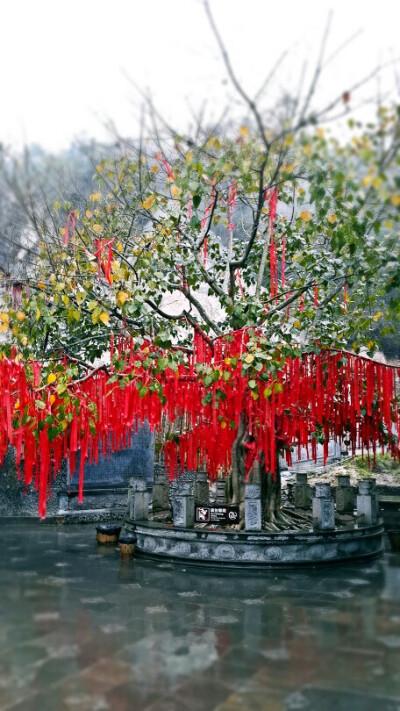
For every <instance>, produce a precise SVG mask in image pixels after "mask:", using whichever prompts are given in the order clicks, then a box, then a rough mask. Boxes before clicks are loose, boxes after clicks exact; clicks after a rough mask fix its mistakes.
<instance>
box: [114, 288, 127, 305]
mask: <svg viewBox="0 0 400 711" xmlns="http://www.w3.org/2000/svg"><path fill="white" fill-rule="evenodd" d="M128 299H129V294H128V293H127V292H126V291H119V292H118V294H117V304H118V306H123V305H124V303H125V301H127V300H128Z"/></svg>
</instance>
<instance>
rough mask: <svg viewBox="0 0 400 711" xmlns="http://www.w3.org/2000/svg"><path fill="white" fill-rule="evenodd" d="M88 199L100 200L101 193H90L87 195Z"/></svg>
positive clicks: (92, 200)
mask: <svg viewBox="0 0 400 711" xmlns="http://www.w3.org/2000/svg"><path fill="white" fill-rule="evenodd" d="M89 200H90V201H91V202H99V200H101V193H92V194H91V195H89Z"/></svg>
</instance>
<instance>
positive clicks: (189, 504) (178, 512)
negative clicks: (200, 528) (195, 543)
mask: <svg viewBox="0 0 400 711" xmlns="http://www.w3.org/2000/svg"><path fill="white" fill-rule="evenodd" d="M171 503H172V517H173V522H174V526H178V527H179V528H193V526H194V493H193V487H192V486H191V485H190V484H181V485H180V487H179V489H175V491H173V493H172V495H171Z"/></svg>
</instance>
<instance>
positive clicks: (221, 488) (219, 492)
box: [215, 479, 226, 506]
mask: <svg viewBox="0 0 400 711" xmlns="http://www.w3.org/2000/svg"><path fill="white" fill-rule="evenodd" d="M216 487H217V488H216V498H215V503H216V504H217V505H218V504H220V505H221V506H225V505H226V481H225V479H218V480H217V482H216Z"/></svg>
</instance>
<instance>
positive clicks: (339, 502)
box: [336, 474, 354, 514]
mask: <svg viewBox="0 0 400 711" xmlns="http://www.w3.org/2000/svg"><path fill="white" fill-rule="evenodd" d="M336 511H337V512H338V513H341V514H345V513H349V514H352V513H353V511H354V490H353V487H352V486H351V484H350V475H349V474H338V477H337V488H336Z"/></svg>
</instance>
